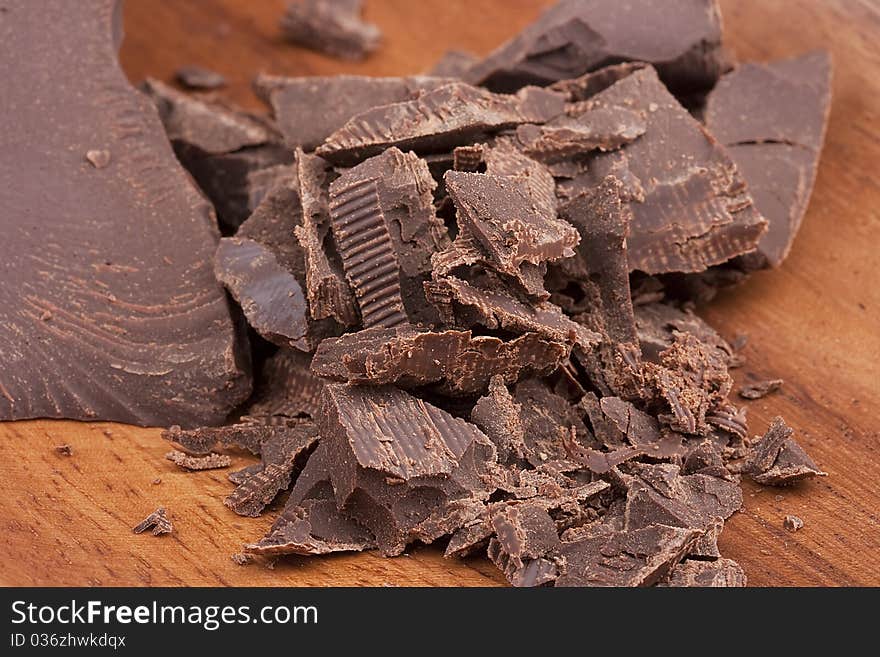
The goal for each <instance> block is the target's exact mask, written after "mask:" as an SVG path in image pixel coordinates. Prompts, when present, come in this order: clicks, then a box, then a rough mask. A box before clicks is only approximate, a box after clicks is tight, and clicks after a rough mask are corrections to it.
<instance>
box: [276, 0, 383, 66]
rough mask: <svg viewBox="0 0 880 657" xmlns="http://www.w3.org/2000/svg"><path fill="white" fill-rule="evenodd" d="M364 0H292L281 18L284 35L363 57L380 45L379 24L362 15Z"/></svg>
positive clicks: (300, 43)
mask: <svg viewBox="0 0 880 657" xmlns="http://www.w3.org/2000/svg"><path fill="white" fill-rule="evenodd" d="M361 4H362V3H361V0H293V2H290V3H289V4H288V5H287V11H286V12H285V13H284V16H283V17H282V18H281V33H282V35H283V36H284V38H285V39H287V40H288V41H290V42H291V43H294V44H296V45H298V46H302V47H303V48H308V49H309V50H315V51H317V52H320V53H324V54H325V55H330V56H332V57H339V58H340V59H351V60H358V59H364V58H365V57H366V56H367V55H369V54H370V53H372V52H373V51H374V50H376V49H377V48H378V47H379V44H380V42H381V41H382V33H381V32H380V31H379V28H378V27H376V26H375V25H373V24H371V23H366V22H364V21H363V20H362V19H361Z"/></svg>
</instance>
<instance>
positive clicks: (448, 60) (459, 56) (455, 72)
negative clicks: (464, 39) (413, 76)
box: [427, 50, 477, 78]
mask: <svg viewBox="0 0 880 657" xmlns="http://www.w3.org/2000/svg"><path fill="white" fill-rule="evenodd" d="M476 61H477V57H476V55H472V54H471V53H469V52H464V51H463V50H447V51H446V52H445V53H443V56H442V57H441V58H440V59H438V60H437V63H435V64H434V66H432V67H431V70H430V71H428V73H427V75H433V76H436V77H444V78H460V77H462V76H463V75H464V74H465V72H466V71H467V70H468V69H469V68H470V67H471V66H473V64H474V63H475V62H476Z"/></svg>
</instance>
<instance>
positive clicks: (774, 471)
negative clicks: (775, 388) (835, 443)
mask: <svg viewBox="0 0 880 657" xmlns="http://www.w3.org/2000/svg"><path fill="white" fill-rule="evenodd" d="M792 434H794V430H793V429H792V428H791V427H789V426H787V425H786V424H785V421H784V420H783V419H782V418H781V417H776V418H773V421H772V422H771V424H770V428H769V429H767V433H765V434H764V436H763V437H761V438H759V439H757V440H756V441H755V442H754V443H753V444H752V449H751V451H750V453H749V456H748V460H747V461H746V465H745V468H744V472H745V473H746V474H748V475H749V476H750V477H751V478H752V479H754V480H755V481H756V482H758V483H759V484H762V485H764V486H787V485H788V484H793V483H795V482H797V481H800V480H801V479H807V478H809V477H816V476H819V477H824V476H826V473H824V472H822V471H821V470H820V469H819V466H817V465H816V464H815V463H814V462H813V459H811V458H810V457H809V456H808V455H807V453H806V452H805V451H804V450H803V448H802V447H801V446H800V445H798V444H797V443H796V442H795V440H794V438H792V437H791V436H792Z"/></svg>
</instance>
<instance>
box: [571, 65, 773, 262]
mask: <svg viewBox="0 0 880 657" xmlns="http://www.w3.org/2000/svg"><path fill="white" fill-rule="evenodd" d="M584 104H585V106H586V107H589V108H599V107H601V108H608V109H611V110H614V109H615V108H624V109H627V110H629V111H635V112H638V113H640V114H641V115H642V116H643V118H644V119H645V122H646V126H647V131H646V133H645V134H644V135H643V136H642V137H640V138H639V139H636V140H635V141H634V142H632V143H630V144H627V145H625V146H623V147H622V148H621V149H620V150H618V151H613V152H610V153H599V154H595V155H593V156H591V157H590V158H589V159H588V165H589V169H590V170H589V172H588V174H587V179H588V180H589V181H590V183H591V184H598V183H599V182H600V181H601V180H602V178H604V176H605V175H606V173H613V175H615V176H616V177H617V178H619V179H621V180H624V181H625V182H626V178H627V176H628V177H630V178H632V183H631V184H627V186H628V187H633V189H634V190H635V191H634V192H633V202H631V203H630V207H631V209H632V213H633V218H632V221H631V223H630V234H629V238H628V240H627V248H628V252H627V256H628V259H629V266H630V269H638V270H640V271H644V272H646V273H649V274H656V273H662V272H676V271H682V272H699V271H702V270H704V269H706V268H707V267H709V266H710V265H715V264H719V263H722V262H725V261H726V260H729V259H730V258H732V257H734V256H737V255H741V254H743V253H747V252H749V251H751V250H752V249H753V248H754V246H755V244H756V243H757V242H758V240H759V238H760V237H761V235H762V234H763V233H764V231H765V230H766V221H765V220H764V219H763V217H761V215H760V214H759V213H758V212H757V211H756V209H755V208H754V205H753V203H752V198H751V197H750V196H749V195H748V193H747V191H746V187H745V183H744V181H743V179H742V177H741V176H740V174H739V172H738V171H737V169H736V166H735V165H734V163H733V161H732V160H731V159H730V157H729V155H728V154H727V152H726V151H725V150H724V148H723V147H722V146H721V145H720V144H718V143H717V142H716V141H715V140H714V139H713V138H712V137H711V136H709V135H708V134H707V133H706V132H705V130H704V129H703V127H702V126H701V125H700V124H699V123H698V122H697V121H696V120H695V119H694V118H693V117H692V116H691V115H690V114H689V113H688V111H687V110H686V109H685V108H684V107H682V106H681V105H680V104H679V103H678V101H677V100H675V98H674V97H673V96H672V95H671V94H670V93H669V92H668V91H667V90H666V88H665V87H664V86H663V84H662V83H661V82H660V80H659V79H658V78H657V73H656V71H654V69H653V68H651V67H647V68H643V69H640V70H637V71H635V72H634V73H632V74H631V75H629V76H628V77H626V78H623V79H622V80H620V81H619V82H617V83H615V84H613V85H612V86H610V87H609V88H608V89H606V90H605V91H602V92H600V93H599V94H597V95H595V96H593V98H591V99H590V100H587V101H585V103H584Z"/></svg>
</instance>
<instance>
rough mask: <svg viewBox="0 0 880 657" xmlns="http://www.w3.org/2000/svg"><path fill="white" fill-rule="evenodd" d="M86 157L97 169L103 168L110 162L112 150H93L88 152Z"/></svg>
mask: <svg viewBox="0 0 880 657" xmlns="http://www.w3.org/2000/svg"><path fill="white" fill-rule="evenodd" d="M86 159H87V160H88V161H89V164H91V165H92V166H93V167H95V168H96V169H103V168H104V167H106V166H108V165H109V164H110V151H106V150H91V151H87V152H86Z"/></svg>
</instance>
